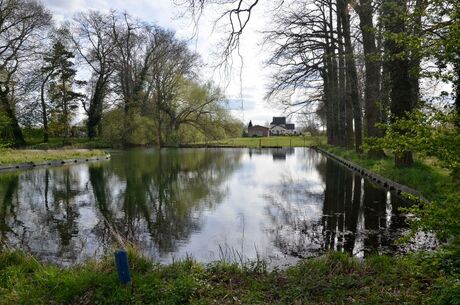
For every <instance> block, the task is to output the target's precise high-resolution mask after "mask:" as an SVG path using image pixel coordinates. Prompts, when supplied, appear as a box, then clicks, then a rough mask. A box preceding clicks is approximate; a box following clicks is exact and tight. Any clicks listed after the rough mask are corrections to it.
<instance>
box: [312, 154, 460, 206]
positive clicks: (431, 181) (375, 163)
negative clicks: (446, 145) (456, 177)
mask: <svg viewBox="0 0 460 305" xmlns="http://www.w3.org/2000/svg"><path fill="white" fill-rule="evenodd" d="M321 147H322V148H323V149H325V150H327V151H329V152H331V153H333V154H335V155H338V156H340V157H342V158H344V159H347V160H349V161H352V162H354V163H356V164H358V165H360V166H362V167H365V168H367V169H368V170H370V171H372V172H374V173H377V174H379V175H382V176H384V177H387V178H389V179H391V180H393V181H396V182H398V183H400V184H403V185H407V186H408V187H411V188H413V189H415V190H418V191H419V192H420V193H421V194H422V195H423V196H424V197H425V198H427V199H429V200H443V199H445V198H446V196H447V195H448V194H451V193H455V192H458V191H459V190H458V184H455V183H454V181H453V180H452V177H451V176H449V172H448V171H447V170H444V169H442V168H439V167H437V166H436V165H435V164H434V162H428V161H426V160H425V161H422V160H416V161H415V163H414V165H413V166H412V167H407V168H397V167H395V165H394V160H393V158H392V157H391V156H388V157H386V158H384V159H373V158H369V157H368V156H367V155H366V154H365V153H362V154H358V153H356V152H355V151H352V150H347V149H344V148H340V147H336V146H330V145H321Z"/></svg>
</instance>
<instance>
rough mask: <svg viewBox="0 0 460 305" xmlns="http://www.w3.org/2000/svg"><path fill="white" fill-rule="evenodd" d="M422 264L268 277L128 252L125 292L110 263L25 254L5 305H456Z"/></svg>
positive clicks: (3, 261)
mask: <svg viewBox="0 0 460 305" xmlns="http://www.w3.org/2000/svg"><path fill="white" fill-rule="evenodd" d="M419 256H420V255H419ZM418 261H419V259H418V258H417V257H404V258H390V257H385V256H374V257H370V258H368V259H366V260H365V261H358V260H356V259H354V258H350V257H348V256H346V255H345V254H340V253H330V254H328V255H326V256H325V257H322V258H315V259H308V260H305V261H302V262H300V263H299V264H297V265H295V266H292V267H289V268H288V269H287V270H282V271H279V270H275V271H271V272H267V271H266V270H265V268H264V265H263V264H255V265H252V266H249V267H243V268H242V267H240V266H237V265H232V264H226V263H215V264H211V265H208V266H204V265H202V264H198V263H195V262H193V261H191V260H188V261H183V262H179V263H175V264H172V265H169V266H161V265H157V264H152V263H151V262H149V261H147V260H145V259H143V258H141V257H139V256H138V255H135V254H133V253H130V265H131V271H132V276H133V285H132V287H127V288H123V287H120V285H119V284H118V280H117V275H116V272H115V270H114V262H113V259H110V258H108V259H106V260H104V261H102V262H99V263H96V262H92V263H86V264H84V265H82V266H78V267H72V268H68V269H60V268H58V267H53V266H45V265H42V264H40V263H38V262H37V261H36V260H34V259H33V258H31V257H29V256H27V255H25V254H23V253H19V252H4V253H1V254H0V304H37V305H38V304H352V303H354V304H433V303H438V304H449V300H454V299H452V298H454V297H455V295H453V294H452V290H451V288H452V287H453V286H454V283H449V281H448V280H447V279H445V278H444V277H442V276H441V275H440V273H439V272H438V271H437V269H436V268H434V267H433V266H431V265H430V266H429V267H430V268H425V267H423V265H422V264H419V263H418ZM428 270H429V271H428ZM438 285H442V286H444V287H445V288H444V290H439V289H437V288H436V287H438ZM452 304H453V303H452Z"/></svg>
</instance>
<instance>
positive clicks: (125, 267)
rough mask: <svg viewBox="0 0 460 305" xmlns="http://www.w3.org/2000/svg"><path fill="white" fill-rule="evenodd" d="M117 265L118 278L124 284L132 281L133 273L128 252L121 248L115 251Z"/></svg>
mask: <svg viewBox="0 0 460 305" xmlns="http://www.w3.org/2000/svg"><path fill="white" fill-rule="evenodd" d="M115 266H116V268H117V273H118V279H119V280H120V284H122V285H123V286H125V285H128V284H129V283H131V274H130V273H129V264H128V253H127V252H126V250H123V249H120V250H117V251H115Z"/></svg>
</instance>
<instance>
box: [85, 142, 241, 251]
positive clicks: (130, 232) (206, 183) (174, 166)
mask: <svg viewBox="0 0 460 305" xmlns="http://www.w3.org/2000/svg"><path fill="white" fill-rule="evenodd" d="M239 158H240V153H239V152H233V153H229V152H224V151H218V150H215V151H212V150H199V151H180V150H169V151H166V152H164V153H150V154H145V153H143V152H139V151H132V152H130V153H129V154H126V155H124V156H123V158H119V159H117V158H114V160H113V162H112V164H111V166H110V167H103V168H102V167H90V171H89V173H90V181H91V184H92V186H93V190H94V193H95V197H96V202H97V204H98V205H99V206H101V207H100V208H99V210H100V211H101V213H103V215H104V219H105V222H106V224H107V223H108V224H109V225H110V226H111V227H112V228H111V230H112V232H113V230H116V232H117V234H119V235H120V236H122V238H124V239H126V240H129V241H133V242H136V243H137V244H139V245H140V246H141V247H143V248H145V249H158V250H159V252H160V254H162V253H167V252H173V251H175V249H176V247H177V245H178V243H180V242H181V241H184V240H186V239H187V238H188V237H189V236H190V234H191V233H192V232H194V231H197V230H199V228H200V227H201V225H202V217H201V216H202V212H203V211H204V210H206V209H213V208H214V207H215V205H216V204H218V203H219V202H221V201H222V198H223V196H224V191H225V190H224V189H223V188H222V187H221V186H220V185H221V184H222V182H223V181H225V179H226V178H227V177H228V175H229V174H231V173H232V172H233V170H234V169H235V168H236V167H237V166H238V160H239ZM101 184H103V185H101ZM108 184H110V186H108ZM107 188H116V189H122V190H123V191H121V192H119V193H118V194H115V196H113V195H112V194H110V193H108V192H106V191H105V192H104V191H103V190H104V189H107ZM107 197H109V198H110V199H107ZM107 202H109V203H110V204H108V203H107ZM120 210H121V211H123V212H124V213H123V215H122V217H121V216H120V215H119V213H117V211H120ZM117 214H118V215H119V216H117ZM146 233H147V235H146ZM152 242H153V244H152Z"/></svg>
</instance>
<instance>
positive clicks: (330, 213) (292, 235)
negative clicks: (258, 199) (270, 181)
mask: <svg viewBox="0 0 460 305" xmlns="http://www.w3.org/2000/svg"><path fill="white" fill-rule="evenodd" d="M312 155H314V154H313V153H312ZM312 161H313V162H316V163H315V166H316V169H317V171H318V174H319V176H320V177H321V179H322V180H323V184H324V186H325V189H324V192H321V193H318V191H317V189H315V188H312V187H311V185H310V184H309V182H308V181H303V183H302V186H301V187H299V185H296V184H292V183H291V184H290V183H287V182H286V183H282V187H280V188H276V189H274V192H273V193H272V194H270V195H269V196H267V197H268V200H269V208H268V209H267V211H268V214H269V216H270V219H271V222H272V227H271V229H270V231H269V232H270V234H271V235H272V240H273V242H274V244H275V245H276V246H277V247H278V248H279V249H280V250H281V251H282V252H283V253H285V254H289V255H294V256H299V257H305V256H310V255H313V254H314V253H316V252H319V251H321V252H322V251H326V250H330V249H331V250H337V251H346V252H349V253H353V254H355V255H367V254H368V253H370V252H374V251H378V252H394V251H396V250H397V247H398V246H397V245H396V242H395V241H396V239H397V238H398V237H400V236H401V234H402V232H403V231H404V230H405V229H406V228H407V225H406V223H405V221H404V216H403V215H401V214H400V213H399V212H398V210H399V207H400V206H401V205H404V204H405V203H404V202H403V201H402V200H401V199H400V198H399V197H396V196H394V195H390V194H387V192H386V191H385V190H383V189H380V188H377V187H376V186H374V185H373V184H371V183H370V182H368V181H367V180H364V179H362V178H361V177H360V176H359V175H357V174H355V173H353V172H351V171H349V170H348V169H345V168H343V167H341V166H340V165H338V164H337V163H336V162H334V161H332V160H328V159H324V158H316V160H313V159H312V157H309V158H308V160H306V162H309V163H311V162H312ZM298 184H299V183H298ZM293 193H295V194H297V196H292V194H293ZM313 207H317V208H318V209H319V210H320V211H319V212H316V213H315V212H314V208H313Z"/></svg>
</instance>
